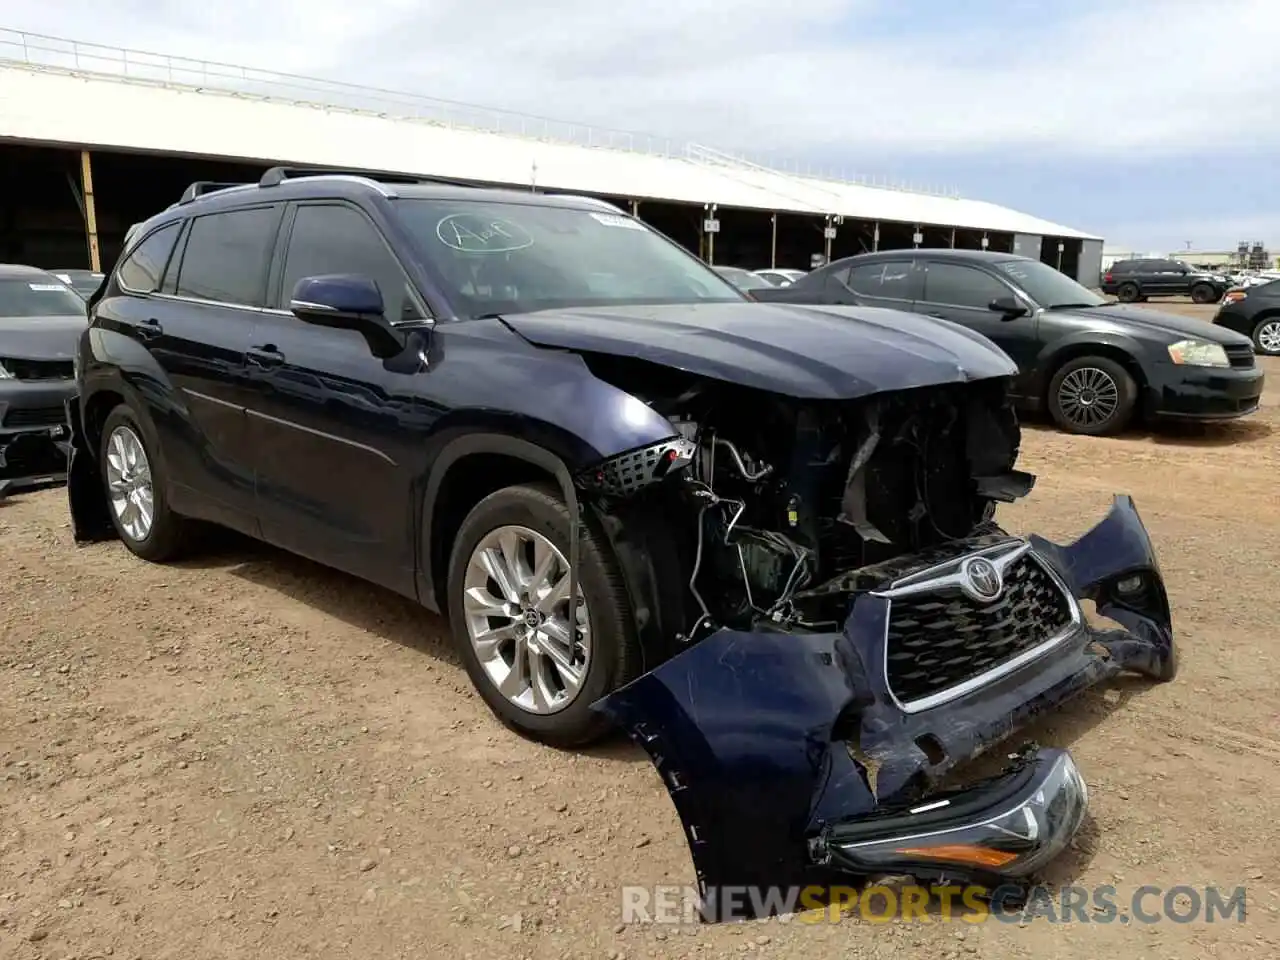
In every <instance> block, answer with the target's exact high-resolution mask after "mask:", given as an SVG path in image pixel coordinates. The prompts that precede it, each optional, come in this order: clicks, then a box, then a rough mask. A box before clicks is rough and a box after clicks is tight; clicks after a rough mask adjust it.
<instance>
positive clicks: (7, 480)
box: [0, 379, 75, 497]
mask: <svg viewBox="0 0 1280 960" xmlns="http://www.w3.org/2000/svg"><path fill="white" fill-rule="evenodd" d="M74 395H75V385H74V383H72V384H71V385H70V386H67V384H65V383H63V382H62V381H47V382H46V381H22V380H8V379H6V380H2V381H0V497H5V496H7V495H8V494H10V493H15V492H17V491H19V490H24V489H30V488H33V487H40V486H47V485H50V484H55V483H61V482H63V481H64V480H65V479H66V476H67V456H68V453H69V450H70V440H71V431H70V428H69V426H68V425H67V422H66V416H65V408H64V404H65V402H66V399H67V398H68V397H71V396H74Z"/></svg>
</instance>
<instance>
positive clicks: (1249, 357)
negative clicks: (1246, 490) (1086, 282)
mask: <svg viewBox="0 0 1280 960" xmlns="http://www.w3.org/2000/svg"><path fill="white" fill-rule="evenodd" d="M753 293H754V295H755V296H756V298H757V299H760V300H773V301H785V302H788V303H813V304H844V305H849V304H856V305H862V306H873V307H886V308H888V309H892V310H903V311H908V312H912V313H922V314H926V315H928V316H932V317H937V318H939V319H942V320H948V321H951V322H953V323H958V324H960V325H961V326H964V327H968V328H969V329H970V330H973V331H976V332H977V333H980V334H983V335H984V336H986V337H988V338H990V339H991V340H993V341H994V342H995V343H996V344H997V345H998V346H999V347H1001V348H1002V349H1003V350H1004V351H1005V353H1007V354H1008V355H1009V356H1010V357H1011V358H1012V359H1013V361H1014V362H1015V363H1017V364H1018V368H1019V371H1020V375H1019V378H1018V384H1017V394H1018V400H1019V402H1020V404H1021V405H1022V406H1023V407H1024V408H1027V409H1032V410H1036V409H1047V410H1048V411H1049V413H1050V415H1051V416H1052V417H1053V419H1054V420H1055V421H1056V422H1057V423H1058V425H1059V426H1060V427H1062V429H1064V430H1067V431H1069V432H1071V433H1082V434H1090V435H1102V434H1111V433H1117V432H1119V431H1121V430H1123V429H1124V428H1125V426H1126V425H1128V424H1129V423H1130V422H1131V421H1132V420H1133V419H1134V417H1136V416H1141V417H1146V418H1153V419H1154V418H1170V419H1189V420H1225V419H1231V418H1234V417H1240V416H1244V415H1246V414H1250V413H1253V412H1254V411H1255V410H1257V409H1258V403H1259V399H1260V398H1261V396H1262V383H1263V376H1264V375H1263V372H1262V370H1261V369H1259V368H1258V366H1257V364H1256V362H1255V360H1254V355H1253V343H1251V342H1250V340H1249V338H1248V337H1246V336H1242V335H1241V334H1240V333H1237V332H1234V331H1233V330H1230V329H1226V325H1217V326H1215V325H1213V324H1207V323H1204V322H1203V321H1199V320H1192V319H1189V318H1187V317H1179V316H1175V315H1172V314H1167V313H1160V312H1157V311H1154V310H1149V309H1146V308H1145V307H1131V306H1126V305H1124V304H1116V303H1110V302H1109V301H1107V300H1106V299H1104V298H1103V297H1100V296H1098V295H1097V294H1095V293H1093V292H1092V291H1090V290H1089V289H1087V288H1086V287H1083V286H1081V285H1080V284H1079V283H1077V282H1076V281H1075V280H1072V279H1071V278H1070V277H1068V276H1066V275H1065V274H1063V273H1061V272H1059V271H1058V270H1055V269H1054V268H1053V267H1051V266H1049V265H1047V264H1044V263H1041V262H1040V261H1039V260H1031V259H1028V258H1026V257H1016V256H1013V255H1011V254H1003V253H989V252H985V251H983V252H979V251H973V250H949V249H944V250H894V251H884V252H879V253H868V254H861V255H859V256H855V257H848V258H846V259H844V260H838V261H836V262H835V263H832V264H829V265H827V266H826V267H823V268H822V269H820V270H815V271H814V272H813V273H810V274H808V275H807V276H805V277H803V278H802V279H800V280H798V281H797V282H795V283H793V284H792V285H791V286H789V287H775V288H772V289H768V290H757V291H753ZM1253 296H1254V294H1253V293H1252V292H1250V294H1249V297H1250V299H1252V298H1253ZM1278 316H1280V314H1278Z"/></svg>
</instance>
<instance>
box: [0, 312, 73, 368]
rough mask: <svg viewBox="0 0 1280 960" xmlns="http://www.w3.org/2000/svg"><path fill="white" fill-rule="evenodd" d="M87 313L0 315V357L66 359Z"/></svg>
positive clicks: (71, 351)
mask: <svg viewBox="0 0 1280 960" xmlns="http://www.w3.org/2000/svg"><path fill="white" fill-rule="evenodd" d="M88 324H89V321H88V318H87V317H77V316H70V317H66V316H63V317H0V357H12V358H14V359H15V360H70V359H71V358H72V357H74V356H75V353H76V343H77V342H78V341H79V339H80V334H81V333H82V332H83V331H84V328H85V327H86V326H88Z"/></svg>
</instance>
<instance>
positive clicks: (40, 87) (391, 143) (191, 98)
mask: <svg viewBox="0 0 1280 960" xmlns="http://www.w3.org/2000/svg"><path fill="white" fill-rule="evenodd" d="M321 82H322V81H317V83H321ZM0 136H3V137H4V138H7V139H10V140H26V141H42V142H46V143H64V144H76V145H84V146H90V147H102V148H115V149H123V150H147V151H158V152H166V153H182V154H187V155H194V156H206V157H225V158H231V159H243V160H253V161H263V162H268V163H290V164H299V165H318V166H334V167H349V168H358V169H370V170H388V171H392V170H394V171H399V172H404V173H414V174H421V175H435V176H444V177H456V178H463V179H471V180H482V181H486V182H492V183H505V184H512V185H522V184H528V183H531V182H532V181H533V180H534V179H535V178H536V183H537V185H538V186H540V187H546V188H553V189H564V190H574V191H580V192H583V193H601V194H610V195H614V196H622V197H632V198H636V199H639V200H645V199H654V200H671V201H682V202H688V203H697V204H703V203H715V204H719V205H720V206H724V207H747V208H755V209H760V210H776V211H779V212H795V213H812V214H818V215H825V214H835V215H840V216H845V217H850V218H857V219H865V220H886V221H899V222H903V223H920V224H932V225H937V226H955V227H960V228H966V229H976V230H989V231H1001V232H1010V233H1029V234H1040V235H1048V236H1063V237H1078V238H1085V239H1099V238H1097V237H1094V236H1093V235H1091V234H1087V233H1082V232H1081V231H1078V230H1073V229H1071V228H1069V227H1065V226H1062V225H1060V224H1054V223H1050V222H1048V221H1045V220H1042V219H1039V218H1037V217H1032V216H1029V215H1027V214H1023V213H1019V212H1017V211H1015V210H1010V209H1008V208H1005V207H1001V206H997V205H996V204H991V203H985V202H982V201H977V200H967V199H959V198H956V197H949V196H938V195H930V194H922V193H912V192H907V191H903V190H894V189H884V188H878V187H870V186H863V185H859V184H852V183H847V182H843V181H832V180H820V179H816V178H811V177H800V176H795V175H789V174H785V173H782V172H779V171H775V170H770V169H768V168H765V167H760V166H753V165H750V164H746V163H742V162H739V161H735V160H733V159H732V158H729V157H727V156H725V155H722V154H717V153H716V152H715V151H711V150H708V149H706V148H698V147H695V146H693V145H689V147H688V149H687V151H686V154H687V155H686V156H682V157H680V156H663V155H657V154H646V153H640V152H629V151H625V150H620V149H614V148H605V147H589V146H581V145H576V144H568V143H556V142H546V141H544V140H538V139H533V138H526V137H519V136H512V135H508V134H497V133H491V132H484V131H477V130H471V129H462V128H458V127H456V126H449V125H447V124H445V123H442V122H439V121H432V120H423V119H408V118H403V117H396V116H387V115H381V114H378V113H374V112H371V111H366V110H358V109H354V108H348V107H341V106H323V105H320V104H316V103H304V102H298V101H296V100H282V99H276V98H273V97H270V96H260V95H252V94H246V93H244V92H239V91H230V90H208V89H199V88H196V87H193V86H189V85H185V84H178V83H173V82H170V81H167V80H164V81H150V80H148V81H143V80H139V79H136V78H133V77H122V76H113V75H110V74H102V73H95V72H83V71H78V70H75V69H66V68H53V67H47V66H34V65H31V64H27V63H22V64H17V63H8V64H0Z"/></svg>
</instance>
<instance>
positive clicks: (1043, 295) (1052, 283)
mask: <svg viewBox="0 0 1280 960" xmlns="http://www.w3.org/2000/svg"><path fill="white" fill-rule="evenodd" d="M996 266H997V267H998V268H999V269H1000V271H1001V272H1002V273H1004V274H1005V275H1006V276H1007V277H1008V278H1009V279H1010V280H1012V281H1013V282H1014V283H1015V284H1016V285H1017V286H1019V287H1021V288H1022V290H1023V292H1025V293H1026V294H1027V296H1029V297H1030V298H1031V299H1032V300H1034V301H1035V302H1036V303H1038V304H1039V305H1040V306H1042V307H1044V308H1045V309H1046V310H1053V309H1054V308H1056V307H1099V306H1102V305H1103V304H1104V303H1108V302H1109V301H1108V300H1107V299H1106V298H1104V297H1100V296H1098V295H1097V294H1096V293H1094V292H1093V291H1092V290H1090V289H1089V288H1088V287H1085V286H1082V285H1081V284H1079V283H1076V282H1075V281H1074V280H1072V279H1071V278H1070V277H1068V276H1067V275H1066V274H1065V273H1063V272H1061V271H1060V270H1055V269H1054V268H1053V267H1051V266H1049V265H1048V264H1047V263H1041V262H1039V261H1038V260H1007V261H1005V262H1004V263H998V264H996Z"/></svg>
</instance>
